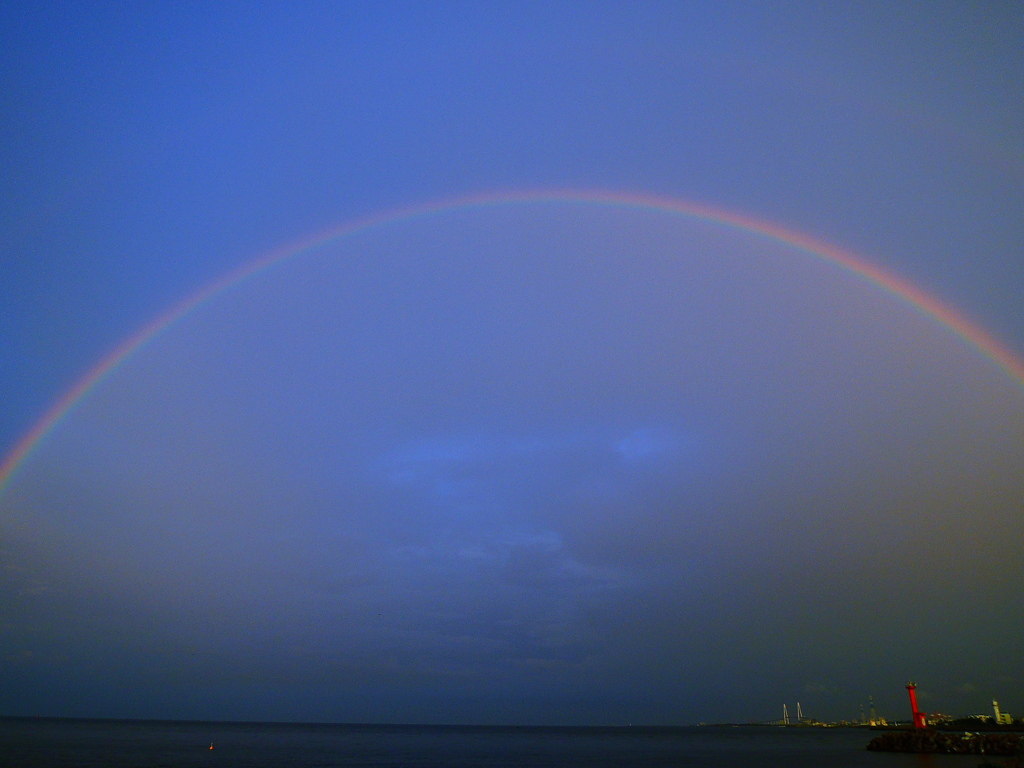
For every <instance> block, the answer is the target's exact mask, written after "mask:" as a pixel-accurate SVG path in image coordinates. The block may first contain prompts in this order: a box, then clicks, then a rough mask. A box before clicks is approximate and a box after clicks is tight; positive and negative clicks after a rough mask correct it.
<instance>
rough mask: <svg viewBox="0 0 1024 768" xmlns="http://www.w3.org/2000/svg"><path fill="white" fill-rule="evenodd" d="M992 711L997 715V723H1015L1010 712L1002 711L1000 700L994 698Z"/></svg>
mask: <svg viewBox="0 0 1024 768" xmlns="http://www.w3.org/2000/svg"><path fill="white" fill-rule="evenodd" d="M992 711H993V712H994V713H995V716H996V725H1011V724H1012V723H1013V717H1012V716H1011V715H1010V713H1009V712H1001V711H1000V710H999V702H998V701H996V700H995V699H992Z"/></svg>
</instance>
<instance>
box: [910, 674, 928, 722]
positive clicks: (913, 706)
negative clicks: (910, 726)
mask: <svg viewBox="0 0 1024 768" xmlns="http://www.w3.org/2000/svg"><path fill="white" fill-rule="evenodd" d="M907 693H908V694H909V695H910V710H911V711H912V712H913V713H914V728H918V729H924V728H927V727H928V714H927V713H926V712H922V711H921V710H920V709H918V707H917V683H912V682H908V683H907Z"/></svg>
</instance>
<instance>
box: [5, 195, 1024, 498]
mask: <svg viewBox="0 0 1024 768" xmlns="http://www.w3.org/2000/svg"><path fill="white" fill-rule="evenodd" d="M546 202H561V203H589V204H598V205H607V206H617V207H626V208H639V209H647V210H656V211H664V212H667V213H675V214H681V215H684V216H690V217H695V218H698V219H704V220H707V221H710V222H713V223H717V224H720V225H723V226H726V227H732V228H735V229H739V230H743V231H745V232H749V233H755V234H758V235H761V236H763V237H767V238H770V239H773V240H777V241H780V242H783V243H786V244H788V245H790V246H793V247H795V248H798V249H800V250H803V251H806V252H807V253H809V254H811V255H813V256H816V257H818V258H821V259H824V260H826V261H829V262H832V263H833V264H835V265H837V266H839V267H840V268H842V269H845V270H847V271H849V272H852V273H854V274H855V275H857V276H859V277H860V278H862V279H864V280H867V281H869V282H871V283H874V284H876V285H877V286H879V287H880V288H882V289H883V290H885V291H888V292H889V293H892V294H894V295H895V296H896V297H898V298H899V299H900V300H901V301H904V302H906V303H908V304H910V305H911V306H912V307H914V308H915V309H916V310H918V311H919V312H921V313H923V314H925V315H927V316H929V317H931V318H933V319H934V320H936V321H937V322H938V323H940V324H941V325H943V326H946V327H947V328H948V329H949V330H950V331H952V332H953V333H954V334H955V335H956V336H959V337H960V338H962V339H963V340H965V341H966V342H967V343H968V344H970V345H972V346H973V347H975V348H976V349H977V350H978V351H980V352H981V353H982V354H983V355H984V356H985V357H987V358H989V359H991V360H992V361H993V362H994V363H995V364H996V365H997V366H998V367H1000V368H1002V369H1003V371H1005V372H1006V373H1007V374H1008V375H1009V376H1010V377H1011V378H1012V379H1013V380H1014V382H1015V384H1016V385H1017V386H1018V387H1019V388H1021V389H1022V390H1024V360H1022V359H1021V358H1020V357H1018V356H1017V355H1016V354H1015V353H1014V352H1013V351H1012V350H1010V349H1009V348H1008V347H1006V346H1005V345H1003V344H1001V343H1000V342H998V341H997V340H996V339H995V338H993V336H992V335H991V334H989V333H988V332H987V331H985V330H984V329H982V328H981V327H980V326H978V325H976V324H975V323H973V322H971V321H970V320H968V319H967V318H965V317H964V316H963V315H962V314H961V313H959V312H958V311H956V310H955V309H953V308H951V307H949V306H947V305H946V304H944V303H942V302H941V301H939V300H938V299H936V298H935V297H933V296H931V295H929V294H928V293H926V292H925V291H923V290H921V289H920V288H918V287H916V286H914V285H912V284H911V283H909V282H907V281H906V280H904V279H902V278H900V277H897V276H896V275H894V274H892V273H890V272H888V271H886V270H884V269H882V268H881V267H878V266H876V265H874V264H871V263H869V262H867V261H865V260H863V259H862V258H860V257H857V256H854V255H853V254H851V253H849V252H847V251H844V250H841V249H840V248H837V247H835V246H834V245H830V244H829V243H825V242H823V241H821V240H817V239H815V238H813V237H810V236H808V235H805V234H801V233H799V232H794V231H792V230H788V229H784V228H783V227H780V226H778V225H776V224H773V223H770V222H766V221H762V220H759V219H756V218H753V217H749V216H746V215H743V214H740V213H735V212H733V211H728V210H723V209H720V208H714V207H711V206H707V205H702V204H700V203H695V202H691V201H687V200H680V199H675V198H669V197H658V196H654V195H648V194H642V193H635V192H615V191H607V190H579V189H557V190H540V191H520V192H494V193H488V194H478V195H473V196H469V197H462V198H452V199H447V200H441V201H435V202H431V203H425V204H421V205H414V206H409V207H404V208H398V209H392V210H389V211H385V212H382V213H378V214H375V215H373V216H369V217H367V218H363V219H360V220H356V221H353V222H349V223H347V224H344V225H342V226H340V227H337V228H334V229H330V230H328V231H326V232H322V233H320V234H317V235H314V236H312V237H308V238H306V239H303V240H300V241H298V242H296V243H292V244H290V245H288V246H285V247H283V248H279V249H277V250H274V251H271V252H270V253H268V254H266V255H264V256H262V257H260V258H258V259H256V260H254V261H251V262H249V263H247V264H245V265H243V266H241V267H239V268H238V269H236V270H234V271H232V272H229V273H228V274H226V275H224V276H223V277H221V278H219V279H218V280H215V281H214V282H212V283H209V284H208V285H206V286H203V287H202V288H200V289H199V290H197V291H195V292H194V293H192V294H191V295H190V296H188V297H186V298H185V299H184V300H183V301H181V302H180V303H178V304H177V305H175V306H173V307H171V308H170V309H169V310H167V311H166V312H164V313H163V314H161V315H159V316H158V317H156V318H155V319H153V320H152V321H151V322H149V323H148V324H147V325H145V326H144V327H143V328H141V329H139V330H138V331H137V332H135V333H134V334H132V335H131V336H130V337H128V338H127V339H125V340H124V341H122V342H121V343H120V344H118V345H117V347H115V348H114V349H113V350H112V351H111V352H110V353H109V354H107V355H106V356H105V357H104V358H103V359H101V360H100V361H99V362H98V363H97V364H96V365H95V366H93V367H92V369H91V370H90V371H89V372H88V373H86V374H85V376H83V377H82V378H81V379H80V380H79V381H78V382H77V383H76V384H75V385H74V386H73V387H71V389H69V390H68V391H67V392H65V393H64V394H63V395H62V396H61V397H60V398H59V399H58V400H57V401H56V402H55V403H54V404H53V405H52V406H51V407H50V409H49V410H48V411H47V412H46V413H45V414H44V415H43V417H42V418H40V419H39V421H37V422H36V424H35V425H34V426H33V427H32V428H31V429H30V430H29V431H28V433H26V434H25V435H24V436H23V437H22V438H21V439H20V440H19V441H18V443H17V444H16V445H15V446H14V448H13V449H11V451H10V452H9V453H8V454H7V455H6V456H5V457H4V459H3V463H2V464H0V491H3V489H4V488H5V487H6V485H7V483H8V482H9V480H10V479H11V477H12V476H13V474H14V472H15V471H16V470H17V469H18V467H19V466H20V465H21V464H22V463H23V462H24V461H25V460H26V459H27V458H28V457H29V455H30V454H31V453H32V451H33V449H34V448H35V447H36V446H37V445H38V444H39V443H40V441H42V440H43V438H45V437H46V435H47V434H48V433H49V432H50V431H51V430H53V428H54V427H55V426H56V425H57V424H58V423H59V422H60V421H61V420H62V419H63V418H64V417H65V416H67V415H68V414H69V413H70V412H71V411H72V410H73V409H74V407H75V405H76V404H77V403H78V402H79V401H80V400H81V399H82V398H84V397H85V396H86V395H87V394H88V393H89V392H90V391H91V390H92V389H93V388H94V387H96V386H97V385H98V384H99V383H100V382H101V381H103V379H104V378H106V377H107V376H108V375H109V374H110V373H111V372H112V371H113V370H114V369H116V368H117V367H118V366H119V365H120V364H121V363H122V362H124V361H125V360H126V359H128V358H129V357H131V355H132V354H134V353H135V352H136V351H138V350H139V349H141V348H142V347H144V346H145V345H146V344H147V342H149V341H150V339H152V338H153V337H154V336H156V335H157V334H159V333H160V332H161V331H163V330H164V329H165V328H167V327H169V326H171V325H173V324H174V323H175V322H176V321H178V320H180V319H181V318H182V317H184V316H185V315H187V314H188V313H189V312H190V311H191V310H193V309H195V308H196V307H197V306H199V305H200V304H202V303H203V302H205V301H207V300H209V299H210V298H212V297H214V296H216V295H217V294H218V293H220V292H221V291H223V290H225V289H226V288H228V287H229V286H232V285H235V284H236V283H239V282H241V281H242V280H245V279H246V278H248V277H250V276H251V275H254V274H256V273H257V272H261V271H262V270H265V269H267V268H269V267H272V266H274V265H277V264H280V263H282V262H284V261H287V260H288V259H292V258H295V257H296V256H299V255H300V254H302V253H303V252H305V251H307V250H309V249H310V248H313V247H316V246H319V245H323V244H324V243H326V242H328V241H330V240H333V239H335V238H340V237H344V236H346V235H351V234H354V233H356V232H361V231H365V230H368V229H372V228H374V227H378V226H382V225H384V224H388V223H391V222H396V221H400V220H403V219H409V218H414V217H418V216H425V215H429V214H435V213H442V212H445V211H451V210H456V209H463V208H484V207H489V206H498V205H508V204H515V203H546Z"/></svg>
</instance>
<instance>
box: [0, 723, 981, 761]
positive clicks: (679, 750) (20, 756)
mask: <svg viewBox="0 0 1024 768" xmlns="http://www.w3.org/2000/svg"><path fill="white" fill-rule="evenodd" d="M874 735H876V734H875V733H874V732H872V731H869V730H866V729H859V728H843V729H838V728H837V729H819V728H774V727H763V726H762V727H757V726H736V727H733V726H693V727H679V728H666V727H617V728H611V727H594V728H551V727H490V726H486V727H485V726H425V725H424V726H421V725H336V724H335V725H332V724H299V723H234V722H231V723H229V722H183V721H155V720H77V719H51V718H0V766H4V768H6V767H7V766H12V767H14V766H17V768H35V767H36V766H46V767H47V768H49V767H50V766H54V767H55V768H56V767H58V766H60V767H61V768H63V767H65V766H66V767H67V768H93V767H94V766H95V768H122V767H123V768H128V767H129V766H130V767H131V768H158V767H160V768H163V767H164V766H166V767H167V768H172V767H174V768H179V767H180V768H192V766H196V767H198V766H202V767H203V768H207V767H208V766H217V768H314V766H315V767H316V768H328V767H329V766H344V767H345V768H354V767H355V766H359V767H360V768H379V767H382V766H388V768H396V767H402V768H470V767H471V766H472V768H499V767H500V768H556V766H557V767H558V768H564V767H566V766H569V767H573V766H578V767H580V768H583V767H584V766H587V767H593V768H626V767H627V766H629V767H631V768H632V767H634V766H635V767H636V768H640V766H645V767H647V766H650V767H653V768H661V767H663V766H664V767H666V768H667V767H668V766H681V767H682V766H707V768H768V767H769V766H771V767H772V768H977V766H978V765H979V764H980V763H981V762H982V758H979V757H977V756H960V755H907V754H892V753H877V752H868V751H867V750H866V749H865V746H866V745H867V743H868V742H869V741H870V740H871V738H872V737H873V736H874ZM211 747H212V748H211Z"/></svg>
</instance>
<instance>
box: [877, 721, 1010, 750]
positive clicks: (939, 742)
mask: <svg viewBox="0 0 1024 768" xmlns="http://www.w3.org/2000/svg"><path fill="white" fill-rule="evenodd" d="M868 749H870V750H872V751H874V752H937V753H941V754H947V755H1019V754H1021V752H1022V751H1024V738H1021V736H1020V735H1019V734H1016V733H943V732H942V731H933V730H931V729H930V728H929V729H923V730H915V731H890V732H889V733H886V734H883V735H882V736H877V737H875V738H874V739H872V740H871V743H870V744H868Z"/></svg>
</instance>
